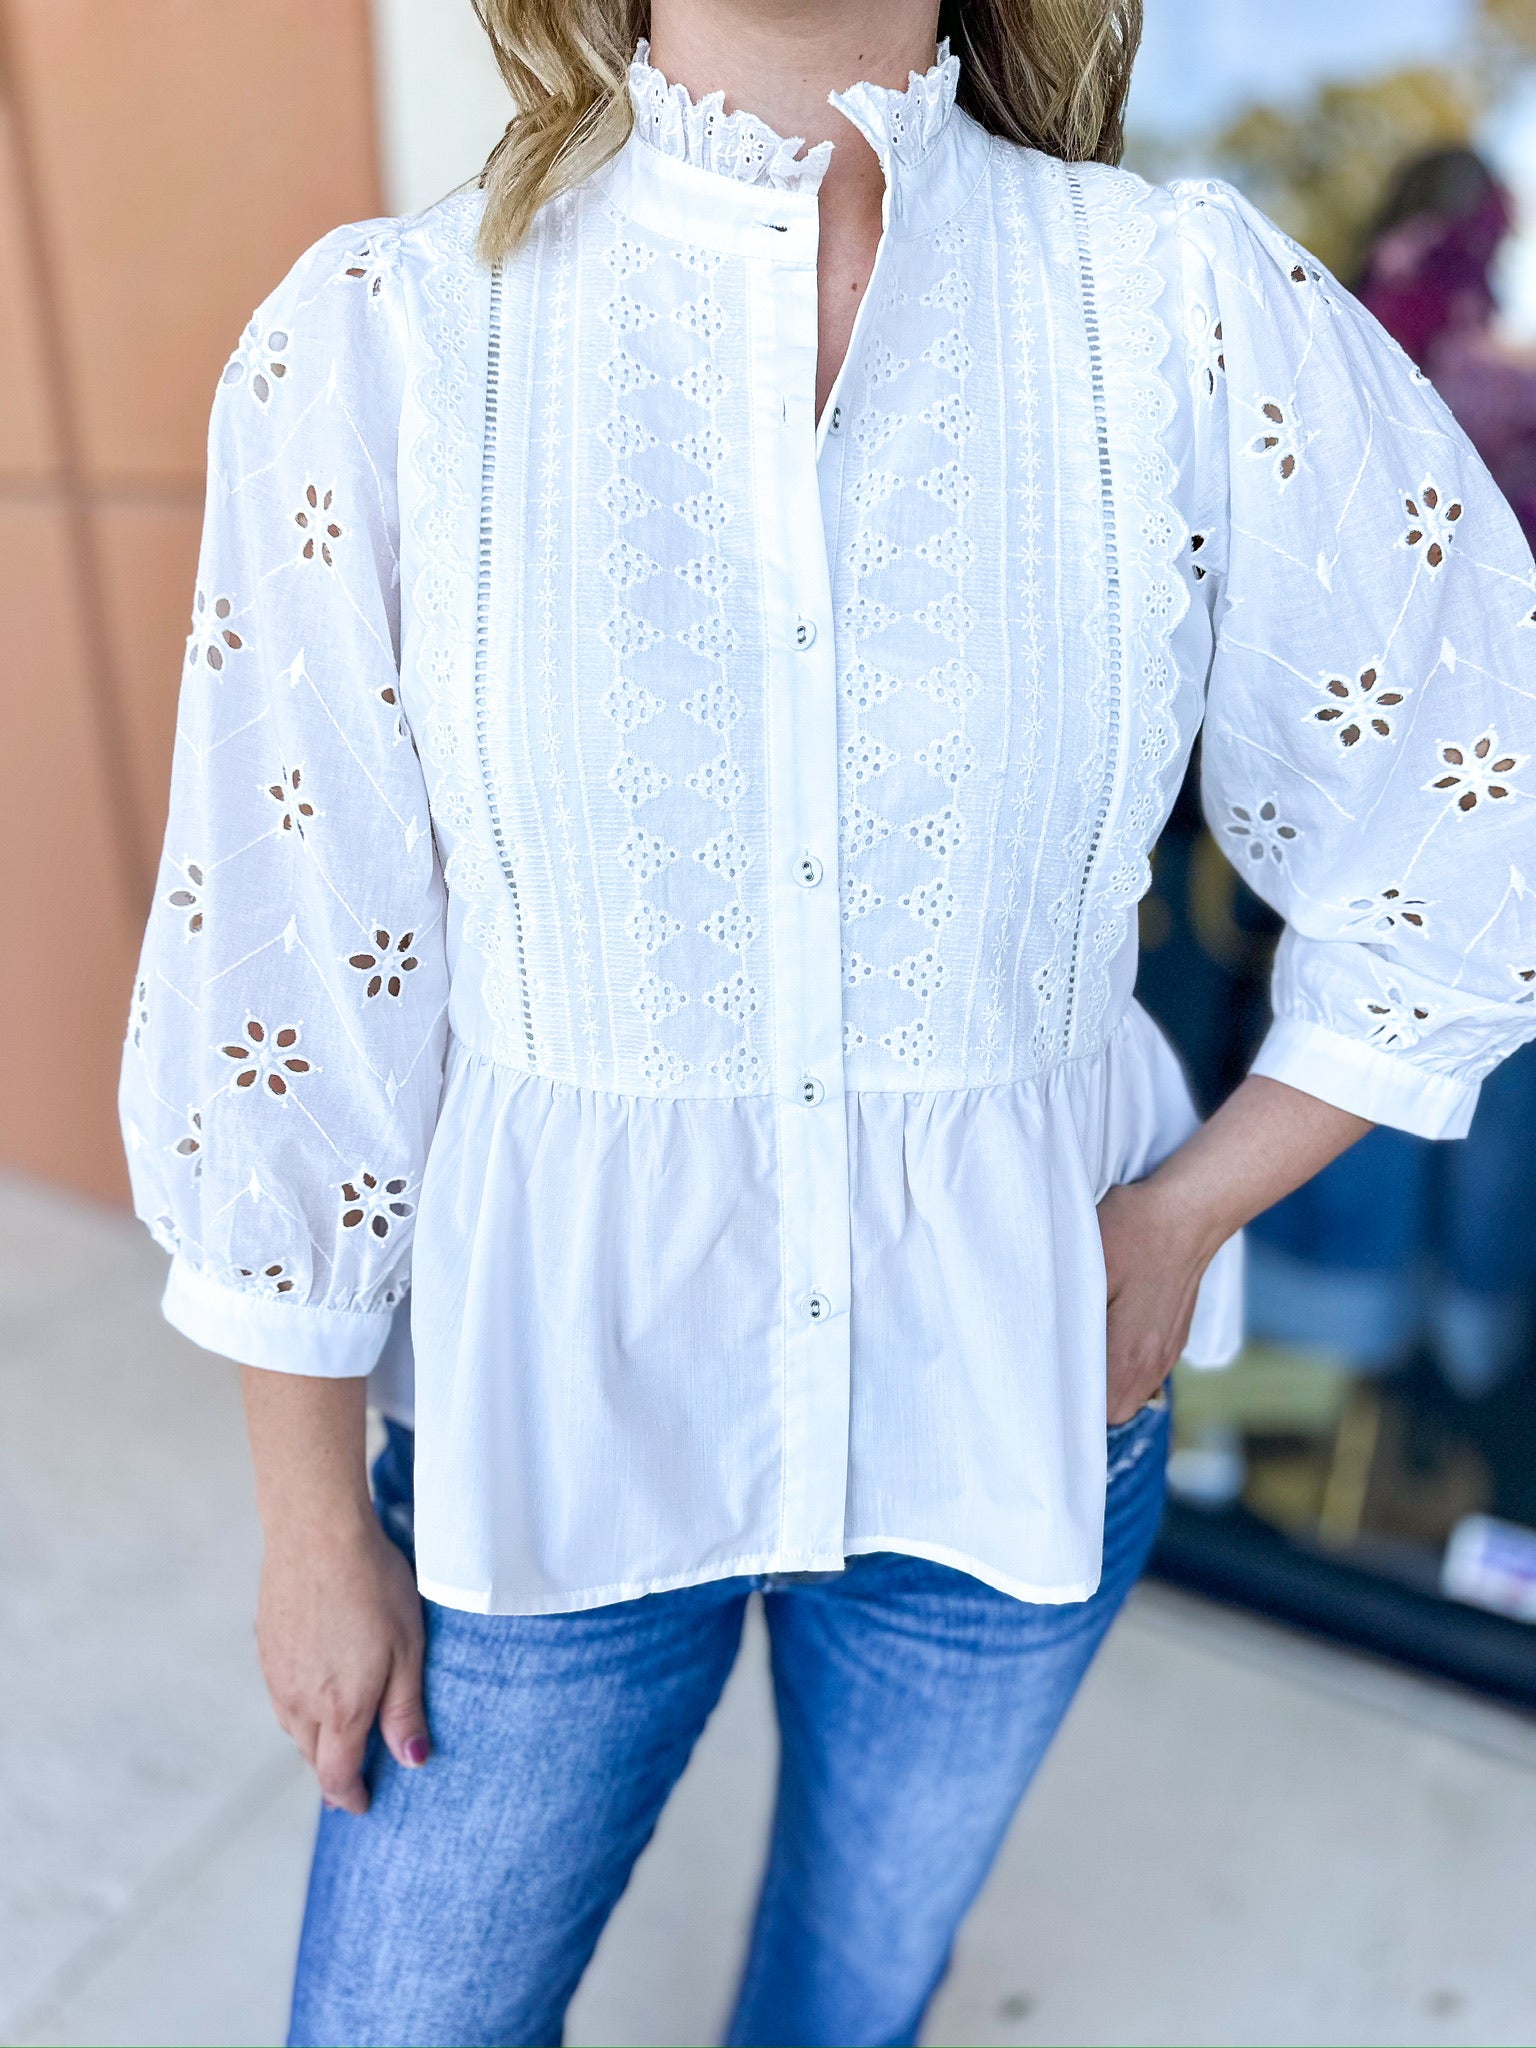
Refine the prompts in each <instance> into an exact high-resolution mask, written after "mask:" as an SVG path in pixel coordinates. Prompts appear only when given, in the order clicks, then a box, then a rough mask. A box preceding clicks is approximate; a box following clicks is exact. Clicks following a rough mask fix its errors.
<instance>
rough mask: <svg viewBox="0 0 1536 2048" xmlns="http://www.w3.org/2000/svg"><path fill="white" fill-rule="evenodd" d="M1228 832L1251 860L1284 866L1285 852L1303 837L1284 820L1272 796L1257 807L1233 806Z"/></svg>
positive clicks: (1256, 805) (1246, 805)
mask: <svg viewBox="0 0 1536 2048" xmlns="http://www.w3.org/2000/svg"><path fill="white" fill-rule="evenodd" d="M1226 830H1227V834H1228V836H1229V837H1230V838H1232V839H1236V840H1237V841H1238V842H1239V843H1240V844H1241V846H1242V848H1243V851H1244V852H1245V853H1246V854H1247V856H1248V858H1249V860H1251V861H1255V862H1257V861H1264V860H1272V861H1274V862H1275V864H1276V866H1280V865H1283V863H1284V861H1285V850H1286V848H1287V846H1289V845H1290V843H1291V842H1292V840H1295V839H1299V838H1300V837H1301V834H1300V832H1299V831H1298V830H1297V828H1296V826H1294V825H1288V824H1287V823H1286V822H1285V820H1284V819H1283V818H1282V817H1281V815H1280V810H1279V806H1278V805H1277V804H1276V803H1275V800H1274V798H1273V797H1266V798H1265V800H1264V801H1263V802H1262V803H1258V804H1251V805H1250V804H1233V806H1232V814H1231V816H1230V818H1229V819H1228V820H1227V827H1226Z"/></svg>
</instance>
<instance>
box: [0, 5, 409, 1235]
mask: <svg viewBox="0 0 1536 2048" xmlns="http://www.w3.org/2000/svg"><path fill="white" fill-rule="evenodd" d="M378 185H379V175H378V164H377V150H376V140H375V113H374V96H373V79H372V50H371V45H370V34H369V15H368V0H261V4H260V5H259V6H258V5H252V4H251V0H0V734H3V744H0V876H3V877H4V882H3V895H0V902H3V927H0V1163H4V1164H5V1165H8V1166H12V1167H16V1168H20V1169H21V1170H23V1171H26V1172H29V1173H34V1174H37V1175H39V1176H42V1177H44V1178H46V1179H49V1180H52V1181H56V1182H61V1183H64V1184H67V1185H69V1186H72V1187H75V1188H78V1189H82V1190H84V1191H86V1192H89V1193H92V1194H97V1195H102V1196H106V1197H108V1198H110V1199H122V1198H123V1197H124V1195H125V1193H126V1175H125V1172H124V1169H123V1164H122V1158H121V1154H120V1151H119V1146H118V1137H117V1125H116V1117H115V1113H114V1107H113V1098H114V1094H115V1089H116V1073H117V1062H118V1048H119V1044H120V1041H121V1038H122V1032H123V1026H124V1021H125V1019H126V1017H127V1013H128V1005H129V1000H130V996H131V984H132V974H133V966H134V959H135V954H136V951H137V945H138V938H139V929H140V927H141V925H142V921H143V916H144V912H145V908H146V906H147V903H148V897H149V891H150V888H151V887H152V880H153V872H154V862H155V857H156V853H157V851H158V842H159V834H160V828H161V824H162V819H163V810H164V802H165V784H166V777H167V774H168V770H169V764H170V749H171V735H172V729H173V725H174V717H175V700H176V686H177V682H178V679H179V675H180V668H181V652H182V642H183V638H184V636H185V633H186V620H187V608H188V604H189V600H190V596H191V589H192V578H193V569H194V565H195V559H196V549H197V531H198V520H199V509H200V503H201V494H202V461H203V443H204V434H205V430H206V423H207V412H208V404H209V400H210V397H211V395H212V391H213V387H214V383H215V381H216V379H217V376H218V372H219V370H220V368H221V366H222V364H223V362H224V359H225V357H226V356H227V355H228V353H229V351H230V349H231V348H232V347H233V345H234V343H235V341H236V339H237V338H238V336H239V334H240V332H241V329H242V327H243V326H244V323H245V321H246V319H247V318H248V316H249V313H250V310H251V308H252V306H253V305H254V304H255V303H256V301H257V300H258V299H259V298H261V297H262V296H263V294H264V293H265V292H266V291H267V290H269V289H270V287H271V286H272V285H273V284H275V283H276V281H277V280H278V278H279V277H280V276H281V275H282V274H283V272H284V271H285V270H286V269H287V267H288V266H289V264H290V263H291V262H292V261H293V259H294V258H295V257H296V256H297V255H298V254H299V252H300V251H301V250H302V249H303V248H304V247H305V245H306V244H307V243H309V242H310V241H312V240H313V239H314V238H315V237H316V236H317V235H318V234H320V233H322V232H323V231H324V230H325V229H326V228H328V227H333V226H335V225H336V224H337V223H338V222H341V221H344V220H349V219H356V218H359V217H364V216H367V215H369V214H371V213H376V212H378V211H379V210H380V199H379V190H378Z"/></svg>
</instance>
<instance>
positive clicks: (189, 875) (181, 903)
mask: <svg viewBox="0 0 1536 2048" xmlns="http://www.w3.org/2000/svg"><path fill="white" fill-rule="evenodd" d="M181 872H182V875H183V876H184V877H185V879H184V880H183V881H181V882H179V883H178V884H177V886H176V887H175V888H174V889H169V890H167V891H166V897H165V900H166V902H167V903H169V904H170V906H171V908H172V909H173V910H181V911H185V913H186V927H185V929H186V932H187V936H188V937H189V938H196V936H197V935H198V933H199V932H200V931H201V930H202V929H203V919H204V914H205V909H204V902H203V871H202V869H201V868H200V867H199V866H198V864H197V862H196V861H195V860H189V861H188V862H187V863H186V865H185V866H184V867H183V869H182V871H181Z"/></svg>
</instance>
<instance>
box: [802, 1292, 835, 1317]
mask: <svg viewBox="0 0 1536 2048" xmlns="http://www.w3.org/2000/svg"><path fill="white" fill-rule="evenodd" d="M805 1312H806V1314H807V1315H808V1316H809V1317H810V1319H811V1321H812V1322H813V1323H824V1322H825V1321H826V1320H827V1318H828V1316H830V1315H831V1313H832V1304H831V1302H830V1301H828V1299H827V1297H826V1296H825V1295H824V1294H813V1295H812V1296H811V1298H810V1300H809V1301H808V1302H807V1303H806V1304H805Z"/></svg>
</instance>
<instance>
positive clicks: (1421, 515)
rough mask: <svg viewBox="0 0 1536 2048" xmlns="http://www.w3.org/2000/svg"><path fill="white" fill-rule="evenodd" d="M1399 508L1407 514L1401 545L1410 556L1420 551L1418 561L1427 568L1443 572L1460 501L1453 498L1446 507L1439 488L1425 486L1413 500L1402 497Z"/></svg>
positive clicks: (1431, 485)
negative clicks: (1401, 504)
mask: <svg viewBox="0 0 1536 2048" xmlns="http://www.w3.org/2000/svg"><path fill="white" fill-rule="evenodd" d="M1403 506H1404V509H1405V510H1406V512H1407V514H1408V531H1407V532H1406V533H1405V534H1404V535H1403V546H1404V547H1405V548H1407V549H1408V550H1409V551H1410V552H1411V553H1412V552H1416V551H1418V550H1420V549H1422V550H1423V554H1422V560H1423V563H1424V566H1425V567H1426V568H1427V569H1443V568H1444V567H1445V564H1446V560H1447V558H1448V557H1449V555H1450V552H1451V542H1452V541H1453V540H1454V539H1455V538H1456V522H1457V521H1458V520H1459V519H1460V518H1461V516H1462V511H1463V509H1464V508H1463V506H1462V503H1461V501H1460V499H1459V498H1458V499H1453V500H1452V502H1451V503H1450V504H1447V503H1446V502H1445V501H1444V499H1443V498H1442V496H1441V493H1440V491H1439V488H1438V487H1437V486H1436V485H1435V484H1431V483H1427V484H1425V486H1424V488H1423V489H1422V490H1421V491H1420V492H1419V495H1418V496H1417V498H1404V500H1403Z"/></svg>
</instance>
